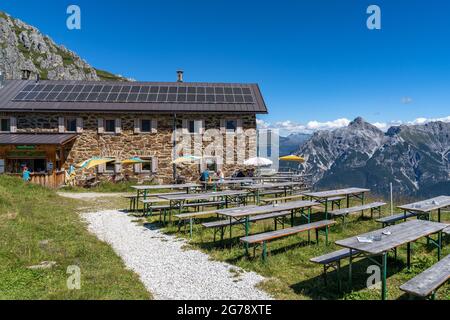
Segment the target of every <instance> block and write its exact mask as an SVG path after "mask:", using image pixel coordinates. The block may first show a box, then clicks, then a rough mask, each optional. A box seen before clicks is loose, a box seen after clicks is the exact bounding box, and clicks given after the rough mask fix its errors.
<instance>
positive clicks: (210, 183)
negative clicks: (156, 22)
mask: <svg viewBox="0 0 450 320" xmlns="http://www.w3.org/2000/svg"><path fill="white" fill-rule="evenodd" d="M200 183H201V184H203V185H204V186H205V190H206V189H207V188H208V186H213V189H214V191H216V190H217V187H218V186H225V185H232V186H236V185H241V186H242V185H243V184H252V183H253V180H251V179H239V180H235V179H225V180H223V181H220V180H218V179H212V181H201V182H200Z"/></svg>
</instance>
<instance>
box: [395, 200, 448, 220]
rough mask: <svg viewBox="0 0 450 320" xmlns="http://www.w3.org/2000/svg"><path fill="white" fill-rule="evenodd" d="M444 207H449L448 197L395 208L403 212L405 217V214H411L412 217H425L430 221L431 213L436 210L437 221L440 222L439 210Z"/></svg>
mask: <svg viewBox="0 0 450 320" xmlns="http://www.w3.org/2000/svg"><path fill="white" fill-rule="evenodd" d="M446 207H450V196H439V197H435V198H431V199H427V200H423V201H418V202H414V203H410V204H405V205H401V206H398V207H397V208H399V209H401V210H403V211H404V214H405V216H406V215H407V213H412V214H414V215H426V216H427V217H428V219H431V213H432V211H436V210H437V212H438V221H439V222H441V210H442V209H443V208H446Z"/></svg>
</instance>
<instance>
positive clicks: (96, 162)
mask: <svg viewBox="0 0 450 320" xmlns="http://www.w3.org/2000/svg"><path fill="white" fill-rule="evenodd" d="M112 161H114V159H112V158H98V157H93V158H91V159H88V160H86V161H83V162H81V163H79V164H77V165H76V167H77V168H80V169H92V168H95V167H97V166H100V165H102V164H105V163H108V162H112Z"/></svg>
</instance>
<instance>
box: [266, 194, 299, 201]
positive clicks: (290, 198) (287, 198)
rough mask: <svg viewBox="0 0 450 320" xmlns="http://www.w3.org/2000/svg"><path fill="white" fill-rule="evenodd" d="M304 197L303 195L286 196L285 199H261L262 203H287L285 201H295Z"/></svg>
mask: <svg viewBox="0 0 450 320" xmlns="http://www.w3.org/2000/svg"><path fill="white" fill-rule="evenodd" d="M302 197H304V195H303V194H301V193H300V194H294V195H292V196H287V197H277V198H270V199H263V200H262V202H264V203H268V204H270V203H278V202H279V201H285V202H287V200H292V199H297V198H302Z"/></svg>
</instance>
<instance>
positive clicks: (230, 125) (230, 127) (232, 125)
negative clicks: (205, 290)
mask: <svg viewBox="0 0 450 320" xmlns="http://www.w3.org/2000/svg"><path fill="white" fill-rule="evenodd" d="M225 128H226V131H227V132H235V131H236V130H237V120H226V121H225Z"/></svg>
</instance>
